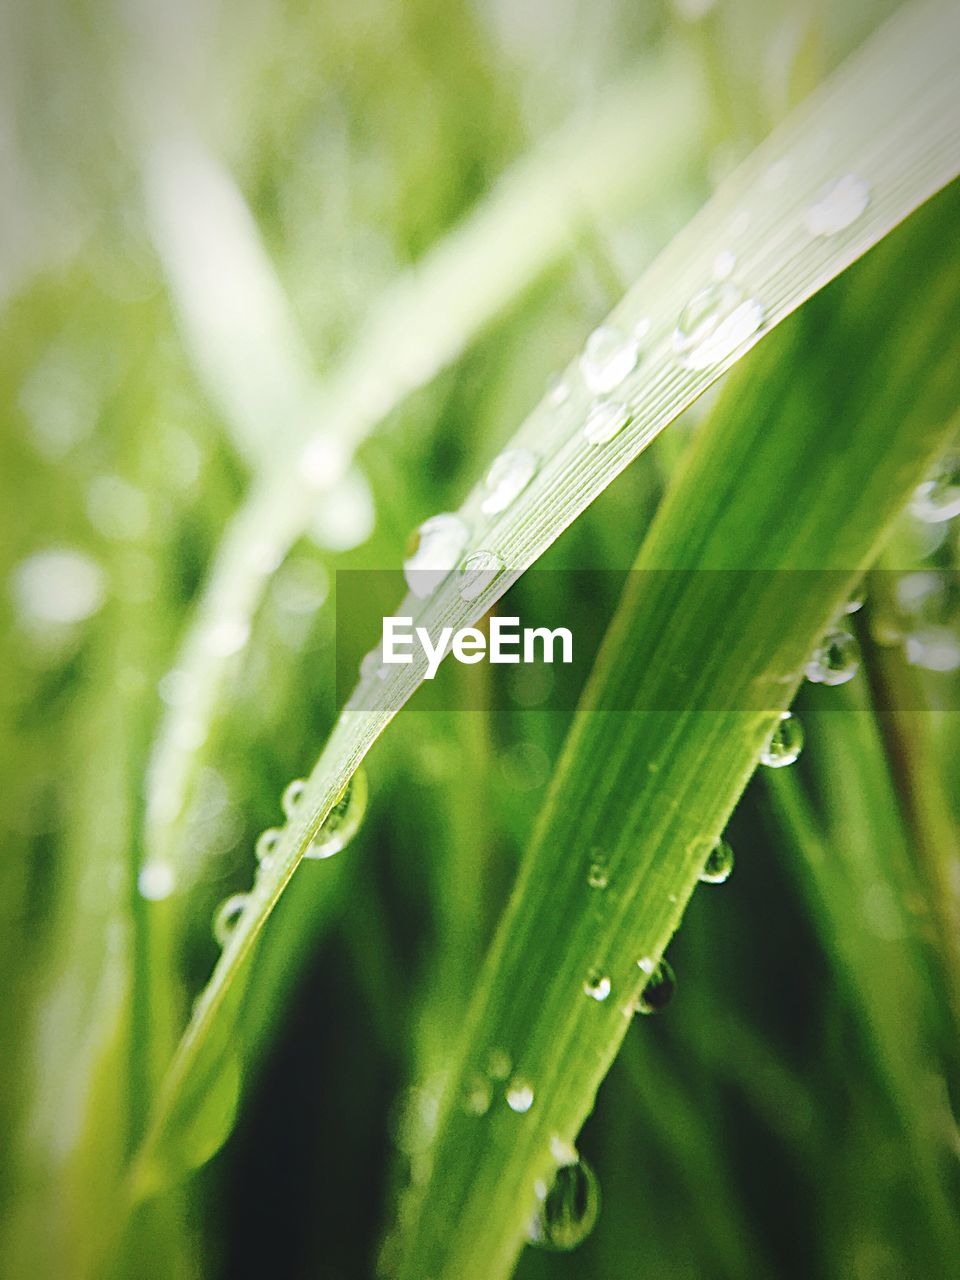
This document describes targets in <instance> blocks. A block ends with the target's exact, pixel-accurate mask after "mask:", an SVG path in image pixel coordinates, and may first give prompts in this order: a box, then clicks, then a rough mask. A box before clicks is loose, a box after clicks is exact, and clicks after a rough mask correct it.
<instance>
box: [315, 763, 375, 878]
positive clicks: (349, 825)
mask: <svg viewBox="0 0 960 1280" xmlns="http://www.w3.org/2000/svg"><path fill="white" fill-rule="evenodd" d="M367 794H368V787H367V775H366V773H365V772H364V770H363V769H358V770H357V771H356V773H355V774H354V775H353V777H352V778H351V779H350V781H349V782H348V783H347V786H346V790H345V791H344V792H343V794H342V795H341V796H340V798H339V800H338V801H337V803H336V804H335V805H334V806H333V808H332V809H331V810H330V812H329V813H328V814H327V816H326V818H325V819H324V823H323V826H322V827H321V828H320V830H319V831H318V832H317V834H316V835H315V836H314V837H313V840H312V841H311V842H310V844H309V846H308V847H307V850H306V852H305V854H304V855H303V856H304V857H305V858H332V857H333V855H334V854H335V853H339V852H340V850H341V849H343V848H345V847H346V846H347V845H348V844H349V843H350V841H351V840H352V839H353V837H354V836H355V835H356V834H357V830H358V829H359V827H360V823H361V822H362V821H363V815H364V814H365V813H366V811H367Z"/></svg>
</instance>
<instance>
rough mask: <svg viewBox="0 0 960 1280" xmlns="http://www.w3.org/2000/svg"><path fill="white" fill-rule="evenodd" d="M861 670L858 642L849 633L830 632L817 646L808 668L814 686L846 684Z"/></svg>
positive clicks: (807, 672)
mask: <svg viewBox="0 0 960 1280" xmlns="http://www.w3.org/2000/svg"><path fill="white" fill-rule="evenodd" d="M859 669H860V656H859V650H858V648H857V642H856V640H855V639H854V637H853V636H852V635H851V634H850V632H849V631H843V630H842V629H838V630H836V631H831V632H829V633H828V634H827V635H826V636H824V638H823V639H822V640H821V641H820V643H819V645H817V647H816V649H814V651H813V653H812V654H811V656H810V661H809V662H808V663H807V666H806V675H807V679H808V680H810V681H811V682H812V683H813V684H827V685H835V684H846V683H847V681H848V680H852V679H853V677H854V676H855V675H856V674H857V671H858V670H859Z"/></svg>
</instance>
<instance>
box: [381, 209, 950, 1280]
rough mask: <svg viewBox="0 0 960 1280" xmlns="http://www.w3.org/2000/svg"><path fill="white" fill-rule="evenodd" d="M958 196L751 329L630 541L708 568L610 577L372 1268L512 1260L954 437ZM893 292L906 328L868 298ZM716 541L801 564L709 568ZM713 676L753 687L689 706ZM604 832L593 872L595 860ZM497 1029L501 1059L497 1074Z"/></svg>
mask: <svg viewBox="0 0 960 1280" xmlns="http://www.w3.org/2000/svg"><path fill="white" fill-rule="evenodd" d="M957 213H958V209H957V200H956V193H955V192H950V193H948V194H947V195H946V196H945V197H943V198H941V200H940V201H938V202H937V203H936V204H935V205H934V206H933V207H931V208H930V209H928V210H925V211H924V212H923V213H922V214H918V215H917V217H916V219H915V220H914V222H913V223H912V224H911V225H910V226H908V227H906V228H904V229H903V231H902V232H901V233H900V234H899V235H898V236H897V237H895V238H894V239H893V240H892V241H891V242H890V243H889V244H887V245H884V246H882V247H881V248H879V249H878V250H877V251H876V253H875V254H874V255H873V256H872V257H871V259H870V260H869V261H868V262H865V263H864V264H862V266H861V267H860V268H859V269H858V272H857V273H856V279H851V280H850V282H849V284H847V282H842V283H838V285H837V286H835V288H834V289H833V290H832V291H831V293H830V294H829V295H828V296H826V297H824V298H822V299H819V300H817V302H815V303H811V304H810V306H809V308H808V309H807V310H805V311H804V312H802V313H801V314H800V315H799V316H797V317H796V318H795V319H794V320H793V321H792V322H791V324H790V325H789V326H788V327H787V328H785V329H784V331H783V332H782V333H781V334H780V335H779V336H778V338H777V339H776V340H774V341H772V342H771V343H770V344H769V346H768V348H767V349H765V350H762V351H760V352H758V353H757V358H755V359H754V360H753V361H751V362H750V365H749V367H748V368H745V369H744V370H743V376H742V377H740V378H739V379H738V380H737V382H736V384H735V385H734V386H732V387H731V388H730V390H729V394H728V395H727V396H726V397H725V399H724V400H722V401H721V403H720V405H719V406H718V408H717V410H716V412H715V414H714V415H713V417H712V418H711V419H710V420H709V422H708V423H707V424H706V425H705V426H704V428H703V434H702V436H701V437H700V439H699V440H698V441H697V443H696V445H695V446H694V452H693V455H692V457H691V459H690V462H689V465H688V466H687V467H686V468H685V470H684V471H683V473H682V475H681V476H680V478H679V479H678V482H677V484H676V485H675V487H674V488H673V489H672V491H670V492H669V493H668V495H667V498H666V500H665V503H664V506H663V507H662V509H661V511H660V513H659V514H658V517H657V519H656V520H655V522H654V525H653V528H652V529H651V532H650V535H649V537H648V538H647V540H646V541H645V544H644V547H643V549H642V551H641V554H640V557H639V560H638V564H637V567H638V569H640V570H644V569H662V568H665V567H669V568H671V569H691V570H699V572H690V573H685V574H677V573H670V574H643V573H638V574H636V575H634V578H633V580H632V581H631V583H630V585H629V586H628V588H627V591H626V593H625V596H624V599H623V601H622V604H621V607H620V609H619V611H618V614H617V617H616V618H615V620H614V622H613V624H612V626H611V628H610V631H609V633H608V635H607V638H606V640H605V642H604V646H603V649H602V651H601V655H600V657H599V659H598V662H597V666H596V669H595V671H594V673H593V676H592V678H591V682H590V685H589V687H588V691H587V694H586V696H585V698H584V701H583V703H582V705H581V707H580V708H579V709H578V712H577V716H576V719H575V722H574V726H573V729H572V731H571V734H570V736H569V738H568V741H567V745H566V747H565V750H564V753H563V756H562V758H561V761H560V764H559V766H558V769H557V773H556V775H555V777H554V779H553V782H552V784H551V790H550V795H549V797H548V800H547V804H546V807H545V810H544V813H543V814H542V816H541V821H540V823H539V824H538V830H537V833H536V835H535V837H534V840H533V843H532V846H531V848H530V849H529V851H528V854H527V856H526V858H525V859H524V862H523V865H522V869H521V873H520V876H519V879H518V883H517V885H516V888H515V890H514V893H513V896H512V898H511V901H510V904H509V907H508V910H507V913H506V915H505V918H504V920H503V922H502V924H501V927H500V929H499V931H498V934H497V938H496V940H495V943H494V946H493V948H492V950H491V954H490V956H489V957H488V961H487V963H486V964H485V966H484V970H483V972H482V974H481V976H480V979H479V982H478V988H477V993H476V997H475V1001H474V1004H473V1008H472V1011H471V1014H470V1016H469V1018H468V1021H467V1024H466V1027H465V1030H464V1034H463V1037H462V1041H461V1045H460V1052H459V1056H458V1064H457V1068H456V1070H455V1071H454V1073H453V1075H452V1079H451V1083H450V1086H449V1089H448V1091H447V1093H446V1095H445V1097H444V1100H443V1103H442V1105H441V1108H440V1118H439V1127H438V1131H437V1135H436V1140H435V1143H434V1147H433V1150H432V1153H431V1154H432V1160H431V1162H430V1174H429V1178H428V1180H427V1181H426V1183H425V1185H423V1186H422V1187H418V1188H414V1189H412V1190H411V1192H410V1197H409V1201H408V1203H407V1204H406V1205H405V1207H404V1210H403V1212H402V1213H401V1216H400V1221H399V1227H398V1230H399V1246H400V1257H399V1260H398V1261H396V1260H395V1261H394V1262H393V1263H390V1262H389V1261H388V1264H387V1272H388V1274H392V1275H394V1274H395V1275H397V1276H399V1277H402V1280H414V1277H418V1278H419V1277H423V1276H431V1277H432V1278H433V1280H454V1278H456V1280H501V1278H502V1277H506V1276H508V1275H509V1274H510V1272H511V1270H512V1267H513V1265H514V1262H515V1260H516V1256H517V1253H518V1252H519V1250H520V1248H521V1247H522V1245H523V1242H524V1239H525V1233H526V1229H527V1225H528V1222H529V1220H530V1218H531V1216H532V1214H533V1212H534V1210H535V1207H536V1204H537V1190H536V1189H537V1187H538V1186H540V1187H542V1188H545V1187H548V1186H549V1185H550V1182H551V1180H552V1177H553V1175H554V1173H555V1171H556V1167H557V1160H558V1157H557V1154H556V1152H557V1151H558V1150H559V1151H561V1152H566V1151H569V1149H570V1146H571V1144H572V1143H573V1142H574V1140H575V1139H576V1136H577V1134H578V1132H579V1129H580V1126H581V1125H582V1123H583V1121H584V1119H585V1118H586V1116H587V1114H588V1113H589V1112H590V1110H591V1109H592V1107H593V1102H594V1098H595V1095H596V1091H597V1089H598V1087H599V1085H600V1083H601V1081H602V1080H603V1077H604V1075H605V1074H606V1072H607V1070H608V1068H609V1066H610V1063H611V1062H612V1060H613V1057H614V1055H615V1054H616V1051H617V1049H618V1047H619V1045H620V1043H621V1041H622V1039H623V1037H624V1035H625V1034H626V1031H627V1028H628V1026H629V1025H630V1022H631V1019H632V1017H633V1014H634V1010H635V1008H636V1003H637V1000H638V997H639V996H640V994H641V992H642V990H643V988H644V986H645V985H646V983H647V982H648V981H649V976H648V975H649V972H650V971H651V968H652V966H654V965H656V963H657V962H658V961H659V959H660V957H661V955H662V953H663V950H664V948H665V946H666V944H667V942H668V941H669V939H670V937H671V936H672V934H673V933H674V931H675V930H676V928H677V926H678V925H679V922H680V919H681V916H682V913H683V910H684V907H685V906H686V903H687V901H688V900H689V897H690V895H691V894H692V892H693V890H694V888H695V886H696V884H697V881H698V878H699V875H700V873H701V872H702V870H703V866H704V862H705V859H706V856H707V854H708V852H709V851H710V849H711V848H712V847H713V845H714V844H715V843H716V841H717V840H718V839H719V838H720V836H721V834H722V831H723V828H724V826H725V824H726V822H727V820H728V818H729V816H730V813H731V812H732V810H733V807H734V805H735V804H736V801H737V799H738V798H739V796H740V794H741V792H742V790H743V788H744V786H745V785H746V782H747V780H748V779H749V777H750V775H751V773H752V772H753V770H754V768H755V767H756V764H757V760H758V757H759V754H760V752H761V749H762V748H763V746H764V743H765V741H766V739H767V737H768V736H769V734H770V732H771V730H772V728H773V726H774V724H775V723H776V721H777V720H778V718H779V710H780V709H782V708H785V707H786V706H788V705H789V702H790V701H791V699H792V697H793V694H794V692H795V690H796V688H797V685H798V683H799V681H800V679H801V676H802V672H803V668H804V663H805V660H806V657H807V655H808V654H809V653H810V651H811V650H812V648H813V646H814V645H815V643H816V641H817V640H818V638H819V637H820V635H822V633H823V631H824V630H825V629H826V627H827V626H828V624H829V622H830V620H831V618H832V617H834V616H835V615H836V613H837V612H839V610H840V609H841V608H842V606H843V603H844V601H845V599H846V598H847V592H848V591H849V589H850V588H851V587H852V586H853V584H854V583H855V582H856V581H857V579H858V577H859V576H860V575H861V574H862V572H863V570H864V569H865V568H866V566H867V565H868V564H869V563H870V562H871V561H872V559H873V558H874V557H875V556H876V554H877V551H878V548H879V542H880V539H881V538H882V535H883V533H884V531H885V529H886V528H887V527H888V526H889V525H890V524H891V523H892V521H893V520H894V519H895V517H896V515H897V513H898V512H899V510H900V509H901V508H902V507H903V505H904V503H905V502H906V500H907V498H908V496H909V494H910V492H911V491H912V489H913V487H914V486H915V484H916V483H917V482H918V481H919V480H920V479H921V478H922V476H923V474H924V469H925V467H926V466H927V464H928V463H929V461H930V458H931V456H935V455H936V453H937V452H939V451H940V450H941V449H942V448H943V446H944V444H945V441H946V438H947V434H946V433H947V430H948V428H947V423H948V419H949V415H950V413H951V411H952V409H953V406H954V405H955V403H956V399H957V396H958V395H960V362H958V355H960V344H958V342H957V339H956V336H955V335H956V333H957V325H958V322H960V301H958V300H957V297H956V290H955V288H954V280H955V276H954V274H953V272H954V271H955V270H956V268H957V266H958V265H960V263H958V258H957V255H956V254H952V253H948V254H941V252H940V247H941V245H943V244H951V243H952V241H953V239H954V237H955V230H956V226H957V221H956V218H957ZM890 296H893V297H896V298H898V299H900V300H901V302H902V304H903V305H904V307H905V309H906V313H907V314H909V315H910V316H911V317H912V323H911V326H910V329H909V332H905V331H903V330H901V329H900V328H898V327H896V326H892V325H890V324H889V323H888V321H887V317H886V316H884V314H883V311H882V308H881V306H880V305H879V301H880V299H882V298H884V297H890ZM867 353H869V360H867V359H865V358H861V357H865V356H866V354H867ZM858 371H859V373H858ZM878 371H882V373H879V374H878ZM931 424H934V425H933V426H931ZM731 567H749V568H751V569H753V568H760V569H769V570H772V571H773V570H778V571H779V570H790V571H793V572H770V573H759V574H751V575H749V576H748V577H744V576H743V575H740V574H731V573H726V572H722V571H721V572H703V570H725V569H729V568H731ZM803 570H816V571H819V572H802V571H803ZM824 570H827V571H833V572H823V571H824ZM651 655H655V656H656V657H655V661H654V660H652V658H651ZM678 672H680V673H684V674H687V673H689V674H690V677H691V680H692V682H693V683H692V687H691V690H690V697H689V701H687V700H685V701H684V707H688V706H689V707H690V708H692V709H689V710H686V709H685V710H678V711H676V712H665V711H654V710H644V708H649V707H658V706H663V705H669V704H670V699H671V695H672V694H673V692H674V690H675V687H676V682H677V673H678ZM758 689H762V690H763V691H764V695H763V698H762V700H761V701H758V700H757V691H758ZM717 690H723V692H724V706H730V707H731V708H737V707H743V708H744V710H736V709H732V710H729V711H727V710H722V711H721V710H715V711H711V710H704V709H703V708H704V707H705V706H709V705H710V699H711V696H712V695H715V693H716V691H717ZM764 705H765V706H769V707H770V708H772V710H771V711H767V712H764V711H758V710H749V708H751V707H758V706H764ZM611 706H615V707H622V706H633V707H637V708H640V710H637V711H634V712H633V713H631V714H624V713H623V712H620V711H611V710H608V709H606V708H609V707H611ZM597 850H601V851H602V852H603V856H604V862H605V870H606V877H607V887H606V888H605V889H603V890H602V891H600V892H598V891H597V890H596V889H595V888H592V887H591V886H590V884H589V881H588V873H589V869H590V865H591V862H592V861H593V860H594V859H595V858H596V857H597ZM687 980H688V981H695V975H689V977H688V979H687ZM601 981H602V985H600V983H601ZM597 991H600V992H602V995H601V997H600V998H598V996H597ZM681 998H682V997H681ZM492 1050H496V1051H497V1052H498V1053H500V1054H501V1055H504V1056H505V1060H506V1059H509V1061H510V1064H511V1068H510V1073H509V1075H508V1077H507V1079H506V1080H505V1081H504V1082H502V1083H496V1082H495V1081H493V1080H491V1078H490V1075H489V1072H488V1070H487V1067H486V1064H487V1062H488V1061H489V1055H490V1053H491V1051H492ZM478 1096H479V1097H480V1098H481V1099H482V1100H483V1103H484V1104H485V1105H479V1104H478V1103H477V1098H478Z"/></svg>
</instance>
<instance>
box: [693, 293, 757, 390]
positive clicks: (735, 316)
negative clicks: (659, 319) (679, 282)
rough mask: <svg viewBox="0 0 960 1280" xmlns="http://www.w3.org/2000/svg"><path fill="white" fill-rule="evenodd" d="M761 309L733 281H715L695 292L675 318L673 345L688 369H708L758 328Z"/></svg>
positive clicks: (753, 299)
mask: <svg viewBox="0 0 960 1280" xmlns="http://www.w3.org/2000/svg"><path fill="white" fill-rule="evenodd" d="M763 321H764V309H763V307H762V305H761V304H760V302H758V300H757V299H756V298H749V297H747V296H746V294H745V293H744V291H743V290H742V289H741V288H740V286H739V285H738V284H736V283H735V282H734V281H733V280H715V281H714V282H713V283H712V284H708V285H707V287H706V288H705V289H701V290H700V292H699V293H697V294H695V295H694V296H693V297H692V298H691V299H690V301H689V302H688V303H687V305H686V306H685V307H684V309H683V311H682V312H681V313H680V319H679V320H678V321H677V327H676V329H675V330H674V333H673V348H674V350H675V351H676V353H677V356H678V358H679V360H680V363H681V364H682V365H684V366H685V367H686V368H687V369H709V368H710V367H711V365H715V364H719V363H720V361H721V360H725V359H726V358H727V356H729V355H732V354H733V352H734V351H736V350H737V348H738V347H740V346H742V345H743V343H744V342H746V341H747V339H748V338H750V337H752V335H753V334H755V333H756V331H757V330H758V329H759V328H760V326H761V325H762V324H763Z"/></svg>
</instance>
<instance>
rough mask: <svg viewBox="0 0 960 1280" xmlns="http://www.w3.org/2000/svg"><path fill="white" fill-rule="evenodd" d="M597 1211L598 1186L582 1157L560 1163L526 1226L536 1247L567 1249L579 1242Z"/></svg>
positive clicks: (565, 1251)
mask: <svg viewBox="0 0 960 1280" xmlns="http://www.w3.org/2000/svg"><path fill="white" fill-rule="evenodd" d="M599 1213H600V1186H599V1184H598V1182H597V1179H596V1175H595V1174H594V1172H593V1170H592V1169H591V1168H590V1166H589V1165H588V1164H587V1163H586V1161H584V1160H583V1159H582V1158H580V1157H577V1158H576V1159H575V1160H574V1161H573V1162H572V1163H569V1164H562V1165H561V1166H560V1168H559V1169H557V1172H556V1175H555V1177H554V1180H553V1183H552V1184H551V1186H550V1189H549V1190H548V1191H547V1192H546V1194H545V1195H544V1196H543V1198H542V1199H541V1201H540V1206H539V1208H538V1210H537V1212H536V1213H535V1214H534V1217H533V1219H532V1220H531V1222H530V1225H529V1227H528V1228H527V1239H528V1241H529V1242H530V1243H531V1244H533V1245H536V1246H537V1247H538V1248H540V1249H551V1250H554V1251H556V1252H560V1253H567V1252H569V1251H570V1250H571V1249H576V1247H577V1246H578V1245H580V1244H582V1243H583V1241H584V1240H585V1239H586V1238H587V1236H588V1235H589V1234H590V1232H591V1231H592V1230H593V1228H594V1225H595V1224H596V1221H597V1217H598V1215H599Z"/></svg>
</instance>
